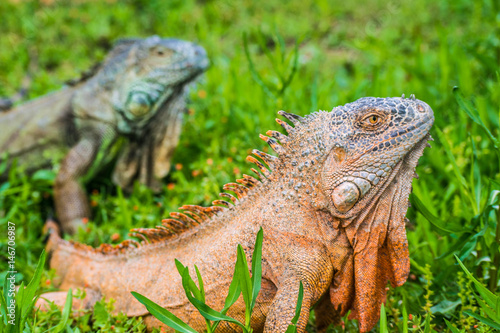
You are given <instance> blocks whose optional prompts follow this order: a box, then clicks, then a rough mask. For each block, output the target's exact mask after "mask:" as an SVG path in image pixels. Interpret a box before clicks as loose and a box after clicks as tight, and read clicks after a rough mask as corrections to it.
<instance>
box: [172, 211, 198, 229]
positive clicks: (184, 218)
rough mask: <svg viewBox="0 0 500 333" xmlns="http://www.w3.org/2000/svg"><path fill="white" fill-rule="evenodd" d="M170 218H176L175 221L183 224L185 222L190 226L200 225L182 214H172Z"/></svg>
mask: <svg viewBox="0 0 500 333" xmlns="http://www.w3.org/2000/svg"><path fill="white" fill-rule="evenodd" d="M170 216H171V217H173V218H175V219H178V220H181V221H182V222H184V223H185V224H186V225H188V226H194V225H198V223H197V222H196V221H195V220H193V219H192V218H190V217H189V216H187V215H185V214H182V213H178V212H172V213H170Z"/></svg>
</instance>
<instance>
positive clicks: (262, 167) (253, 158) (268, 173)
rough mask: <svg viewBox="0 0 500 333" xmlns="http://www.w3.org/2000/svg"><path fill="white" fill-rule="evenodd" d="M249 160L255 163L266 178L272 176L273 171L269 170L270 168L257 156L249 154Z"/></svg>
mask: <svg viewBox="0 0 500 333" xmlns="http://www.w3.org/2000/svg"><path fill="white" fill-rule="evenodd" d="M247 161H248V162H251V163H253V164H255V165H256V166H257V167H258V168H259V169H260V171H261V172H262V173H263V174H264V176H265V177H266V178H269V177H270V176H271V172H269V170H268V169H267V168H266V167H265V166H264V164H262V163H261V162H260V161H258V160H257V159H256V158H255V157H253V156H247ZM252 171H253V170H252Z"/></svg>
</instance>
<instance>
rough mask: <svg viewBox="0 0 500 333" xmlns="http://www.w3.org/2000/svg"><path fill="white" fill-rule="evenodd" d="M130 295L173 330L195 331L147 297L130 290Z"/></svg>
mask: <svg viewBox="0 0 500 333" xmlns="http://www.w3.org/2000/svg"><path fill="white" fill-rule="evenodd" d="M131 293H132V296H134V297H135V298H136V299H137V300H138V301H139V302H141V303H142V304H143V305H144V306H145V307H146V309H147V310H148V311H149V312H150V313H151V314H152V315H153V316H154V317H155V318H156V319H158V320H159V321H161V322H162V323H164V324H165V325H168V326H169V327H172V328H173V329H174V330H177V331H179V332H182V333H197V332H196V330H194V329H193V328H191V327H190V326H189V325H188V324H186V323H185V322H183V321H182V320H181V319H179V318H178V317H177V316H175V315H174V314H173V313H172V312H170V311H168V310H167V309H164V308H162V307H161V306H159V305H158V304H156V303H155V302H153V301H151V300H150V299H149V298H147V297H145V296H142V295H141V294H139V293H137V292H135V291H132V292H131Z"/></svg>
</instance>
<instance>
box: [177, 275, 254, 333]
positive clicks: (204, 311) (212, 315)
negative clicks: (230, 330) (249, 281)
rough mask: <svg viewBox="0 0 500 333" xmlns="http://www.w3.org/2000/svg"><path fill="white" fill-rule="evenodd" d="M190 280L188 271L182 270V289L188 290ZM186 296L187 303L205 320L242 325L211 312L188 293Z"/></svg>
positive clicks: (214, 311)
mask: <svg viewBox="0 0 500 333" xmlns="http://www.w3.org/2000/svg"><path fill="white" fill-rule="evenodd" d="M247 271H248V269H247ZM190 279H191V277H190V276H189V269H188V268H186V269H184V274H183V275H182V285H183V286H184V289H186V288H189V287H188V286H189V280H190ZM186 296H187V298H188V300H189V302H191V304H193V305H194V306H195V307H196V309H198V311H199V312H200V314H201V315H202V316H203V317H204V318H206V319H208V320H212V321H219V320H225V321H229V322H232V323H235V324H237V325H242V324H241V323H240V322H239V321H237V320H236V319H233V318H231V317H228V316H226V315H224V314H222V313H220V312H218V311H216V310H213V309H212V308H210V307H209V306H208V305H207V304H205V303H204V302H202V301H201V300H199V299H198V298H196V297H195V296H193V295H192V294H191V293H190V292H186ZM242 327H244V326H243V325H242Z"/></svg>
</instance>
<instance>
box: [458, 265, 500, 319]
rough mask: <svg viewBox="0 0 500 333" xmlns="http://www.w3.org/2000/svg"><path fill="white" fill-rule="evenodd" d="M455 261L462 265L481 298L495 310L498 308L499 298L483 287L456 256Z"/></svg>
mask: <svg viewBox="0 0 500 333" xmlns="http://www.w3.org/2000/svg"><path fill="white" fill-rule="evenodd" d="M455 259H456V260H457V261H458V264H459V265H460V267H462V269H463V271H464V272H465V274H467V276H468V277H469V279H470V280H471V281H472V282H474V285H475V286H476V289H477V291H478V292H479V294H480V295H481V297H482V298H483V299H484V300H485V301H486V303H487V304H488V305H489V306H490V307H492V308H493V309H495V308H496V305H497V298H498V296H495V294H493V293H492V292H491V291H489V290H488V288H486V287H485V286H483V284H482V283H481V282H479V281H478V280H476V278H475V277H474V276H472V274H471V273H470V272H469V270H468V269H467V267H465V266H464V264H463V263H462V261H460V259H459V258H458V257H457V256H456V255H455Z"/></svg>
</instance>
